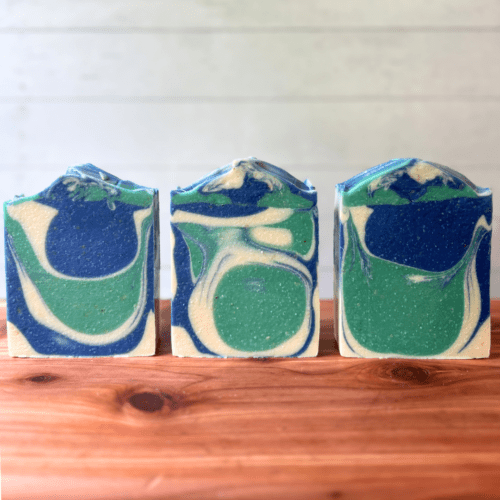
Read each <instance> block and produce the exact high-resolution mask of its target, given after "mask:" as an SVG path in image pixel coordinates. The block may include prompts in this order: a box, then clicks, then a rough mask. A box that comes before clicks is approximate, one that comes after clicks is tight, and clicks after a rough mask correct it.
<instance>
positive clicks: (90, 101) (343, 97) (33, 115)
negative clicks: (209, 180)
mask: <svg viewBox="0 0 500 500" xmlns="http://www.w3.org/2000/svg"><path fill="white" fill-rule="evenodd" d="M0 75H1V77H0V180H1V182H0V196H1V198H2V199H4V200H6V199H9V198H12V196H13V195H14V194H21V193H23V194H33V193H35V192H38V191H40V190H41V189H43V188H45V187H47V186H48V185H49V184H50V183H51V182H52V181H53V180H55V178H56V177H57V176H58V175H60V174H62V173H64V171H65V169H66V167H67V166H72V165H77V164H81V163H86V162H90V163H93V164H95V165H97V166H99V167H100V168H103V169H104V170H108V171H110V172H112V173H114V174H115V175H118V176H119V177H122V178H126V179H130V180H133V181H135V182H138V183H141V184H145V185H149V186H154V187H158V188H160V192H161V215H162V219H161V229H162V234H163V238H162V246H161V252H162V280H161V295H162V297H163V298H167V297H169V296H170V259H169V253H170V246H169V245H170V243H169V238H168V235H169V229H168V224H169V209H168V208H169V192H170V189H172V188H173V187H176V186H178V185H180V186H184V185H187V184H189V183H191V182H193V181H194V180H196V179H197V178H199V177H200V176H202V175H204V174H206V173H207V172H209V171H211V170H213V169H215V168H217V167H219V166H222V165H224V164H226V163H228V162H230V161H231V160H232V159H233V158H240V157H245V156H257V157H259V158H261V159H263V160H266V161H268V162H271V163H274V164H275V165H278V166H280V167H283V168H285V169H287V170H289V171H290V173H292V174H293V175H295V176H296V177H299V178H301V179H304V178H305V177H308V178H310V179H311V181H312V182H313V183H314V184H315V185H316V187H317V188H318V193H319V207H320V217H321V251H320V258H321V263H320V271H321V273H320V274H321V295H322V297H325V298H327V297H331V296H332V294H333V285H332V276H333V259H332V247H333V236H332V230H333V229H332V218H333V217H332V216H333V191H334V185H335V184H336V183H338V182H341V181H344V180H346V179H348V178H349V177H351V176H352V175H354V174H356V173H358V172H360V171H362V170H365V169H367V168H369V167H371V166H374V165H377V164H379V163H382V162H384V161H387V160H389V159H391V158H395V157H408V156H416V157H420V158H423V159H427V160H431V161H435V162H439V163H442V164H444V165H448V166H450V167H452V168H455V169H458V170H460V171H461V172H463V173H464V174H465V175H467V176H468V177H469V178H470V179H471V180H472V181H473V182H475V183H476V184H478V185H480V186H488V187H491V188H492V189H493V191H494V193H495V194H496V195H497V196H498V193H500V176H499V173H500V169H499V163H498V159H499V158H500V127H499V124H500V1H498V0H474V1H470V0H434V1H432V2H431V1H422V0H418V1H417V0H415V1H409V0H406V1H400V0H394V1H391V0H380V1H378V2H373V1H372V0H356V1H349V2H347V1H345V0H330V1H329V0H248V1H232V0H165V1H159V0H142V1H137V2H131V1H125V0H106V1H102V0H62V1H61V0H58V1H56V0H45V1H41V0H0ZM497 207H498V203H497V204H496V205H495V219H494V230H495V234H494V245H493V254H492V258H493V275H492V278H493V280H492V281H493V282H492V294H493V296H497V297H499V296H500V244H499V238H498V234H499V233H500V211H499V210H498V209H497ZM0 244H1V242H0ZM3 276H4V272H3V270H2V269H0V277H1V279H2V280H3V279H4V278H3ZM4 290H5V282H4V281H3V282H2V283H0V296H1V295H4V294H5V291H4Z"/></svg>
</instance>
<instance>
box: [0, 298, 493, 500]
mask: <svg viewBox="0 0 500 500" xmlns="http://www.w3.org/2000/svg"><path fill="white" fill-rule="evenodd" d="M0 314H1V323H2V330H1V331H0V451H1V454H2V457H1V459H2V462H1V467H2V492H3V497H2V498H3V500H10V499H15V500H27V499H36V500H39V499H43V500H49V499H50V500H52V499H57V500H89V499H99V500H138V499H147V500H160V499H161V500H163V499H185V500H190V499H215V498H224V499H238V500H243V499H249V500H250V499H252V500H253V499H258V498H262V499H266V500H274V499H282V498H284V499H287V500H294V499H308V500H309V499H311V500H312V499H332V498H339V499H366V498H370V499H384V500H388V499H397V500H401V499H403V500H411V499H416V500H427V499H437V500H444V499H455V500H458V499H464V500H467V499H472V498H488V499H494V498H495V499H498V498H500V301H496V302H494V303H493V332H494V333H493V349H492V355H491V358H490V359H486V360H471V361H415V360H364V359H347V358H341V357H340V356H339V354H338V351H337V349H336V346H335V344H334V340H333V335H332V304H331V302H323V303H322V318H323V319H322V320H321V323H322V338H321V345H320V356H319V357H318V358H314V359H261V360H257V359H256V360H253V359H250V360H234V359H232V360H231V359H229V360H224V359H179V358H174V357H172V355H171V354H170V345H169V342H168V338H169V332H168V324H169V321H168V319H169V305H168V303H167V302H164V303H162V315H161V336H160V339H159V346H158V347H159V349H158V350H159V355H157V356H155V357H152V358H132V359H124V358H117V359H81V360H64V359H56V360H44V359H12V358H9V357H8V355H7V345H6V344H7V342H6V334H5V310H4V309H2V310H1V311H0Z"/></svg>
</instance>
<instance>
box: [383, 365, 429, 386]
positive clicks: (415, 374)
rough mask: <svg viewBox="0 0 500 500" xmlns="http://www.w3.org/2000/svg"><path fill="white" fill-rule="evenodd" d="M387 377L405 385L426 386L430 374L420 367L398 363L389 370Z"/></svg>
mask: <svg viewBox="0 0 500 500" xmlns="http://www.w3.org/2000/svg"><path fill="white" fill-rule="evenodd" d="M389 377H390V378H392V379H393V380H396V381H397V382H399V383H404V384H405V385H426V384H429V382H430V378H431V374H430V373H429V371H428V370H426V369H425V368H421V367H420V366H415V365H410V364H408V363H400V364H397V365H396V366H395V367H394V368H392V369H391V370H389Z"/></svg>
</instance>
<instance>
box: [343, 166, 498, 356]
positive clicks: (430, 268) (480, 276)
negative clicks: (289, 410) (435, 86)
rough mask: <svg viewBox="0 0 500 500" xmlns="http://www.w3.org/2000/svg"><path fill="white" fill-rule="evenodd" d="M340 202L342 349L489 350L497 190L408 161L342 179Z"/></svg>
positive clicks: (399, 352)
mask: <svg viewBox="0 0 500 500" xmlns="http://www.w3.org/2000/svg"><path fill="white" fill-rule="evenodd" d="M336 200H337V201H336V207H335V220H336V223H335V227H336V230H335V266H336V274H335V275H336V282H335V292H336V298H337V301H338V306H337V307H338V315H337V318H338V319H337V321H338V323H337V333H338V341H339V349H340V353H341V354H342V355H343V356H359V357H373V358H384V357H404V358H451V359H454V358H484V357H488V356H489V350H490V330H491V328H490V295H489V289H490V248H491V222H492V194H491V191H490V190H489V189H482V188H478V187H476V186H475V185H474V184H473V183H472V182H471V181H469V180H468V179H467V178H465V177H464V176H463V175H461V174H459V173H457V172H455V171H454V170H451V169H449V168H447V167H443V166H442V165H438V164H435V163H428V162H424V161H421V160H418V159H398V160H392V161H390V162H388V163H385V164H383V165H379V166H377V167H374V168H372V169H370V170H367V171H366V172H363V173H361V174H359V175H357V176H355V177H353V178H352V179H350V180H348V181H347V182H344V183H342V184H339V185H337V197H336Z"/></svg>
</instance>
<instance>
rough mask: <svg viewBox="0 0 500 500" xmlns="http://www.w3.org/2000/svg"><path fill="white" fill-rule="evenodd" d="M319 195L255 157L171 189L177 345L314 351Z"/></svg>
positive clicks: (255, 353) (192, 351)
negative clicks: (317, 203) (184, 186)
mask: <svg viewBox="0 0 500 500" xmlns="http://www.w3.org/2000/svg"><path fill="white" fill-rule="evenodd" d="M316 201H317V195H316V191H315V190H314V188H313V187H312V186H311V184H310V183H309V182H308V181H306V182H305V183H303V182H300V181H299V180H297V179H295V178H294V177H292V176H291V175H290V174H288V173H287V172H285V171H284V170H281V169H279V168H278V167H275V166H273V165H270V164H268V163H265V162H262V161H259V160H257V159H256V158H248V159H245V160H235V161H234V162H233V163H232V164H230V165H227V166H225V167H222V168H221V169H219V170H217V171H215V172H213V173H212V174H210V175H208V176H207V177H205V178H203V179H201V180H200V181H198V182H197V183H195V184H193V185H191V186H189V187H187V188H185V189H178V190H176V191H173V192H172V198H171V215H172V218H171V227H172V260H173V263H172V270H173V275H172V287H173V288H172V297H173V300H172V352H173V354H174V355H176V356H195V357H196V356H219V357H263V356H316V354H317V352H318V339H319V293H318V279H317V265H318V212H317V206H316Z"/></svg>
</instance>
